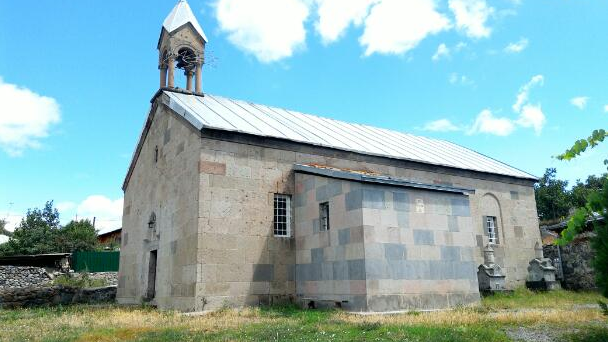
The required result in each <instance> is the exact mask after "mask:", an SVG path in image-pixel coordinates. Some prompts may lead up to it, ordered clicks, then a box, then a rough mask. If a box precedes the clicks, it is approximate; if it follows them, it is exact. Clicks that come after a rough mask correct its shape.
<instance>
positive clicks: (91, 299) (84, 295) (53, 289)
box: [0, 286, 116, 309]
mask: <svg viewBox="0 0 608 342" xmlns="http://www.w3.org/2000/svg"><path fill="white" fill-rule="evenodd" d="M115 298H116V286H107V287H98V288H90V289H79V288H75V287H64V286H47V287H28V288H19V289H16V288H13V289H0V309H10V308H19V307H32V306H46V305H60V304H61V305H68V304H76V303H86V304H96V303H104V302H113V301H114V299H115Z"/></svg>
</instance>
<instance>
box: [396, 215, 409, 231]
mask: <svg viewBox="0 0 608 342" xmlns="http://www.w3.org/2000/svg"><path fill="white" fill-rule="evenodd" d="M397 226H398V227H399V228H409V227H410V213H409V212H408V211H398V212H397Z"/></svg>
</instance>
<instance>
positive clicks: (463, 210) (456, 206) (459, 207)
mask: <svg viewBox="0 0 608 342" xmlns="http://www.w3.org/2000/svg"><path fill="white" fill-rule="evenodd" d="M450 202H451V205H452V215H455V216H470V215H471V210H470V208H469V200H468V199H465V198H452V199H451V201H450Z"/></svg>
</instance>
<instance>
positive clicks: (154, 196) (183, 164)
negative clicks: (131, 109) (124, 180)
mask: <svg viewBox="0 0 608 342" xmlns="http://www.w3.org/2000/svg"><path fill="white" fill-rule="evenodd" d="M199 134H200V133H198V132H197V131H196V129H194V128H192V126H191V125H190V124H188V123H186V122H185V121H183V120H182V119H181V118H179V117H177V116H175V115H174V114H173V113H172V112H170V111H169V110H168V109H167V108H166V107H163V106H161V107H160V108H158V109H157V110H156V111H155V115H154V118H153V120H152V122H151V126H150V130H149V132H148V134H147V136H146V138H145V141H144V143H143V145H142V147H141V152H140V154H139V157H138V159H137V163H136V164H135V167H134V169H133V173H132V175H131V177H130V180H129V183H128V185H127V188H126V190H125V197H124V209H123V229H122V245H121V253H120V270H119V277H118V293H117V299H118V301H119V303H140V302H142V301H146V300H148V299H147V298H146V297H147V296H148V293H147V289H148V285H149V279H148V272H149V269H150V258H151V251H154V250H156V251H157V267H156V271H157V274H156V291H155V297H154V299H153V301H152V303H156V304H157V305H158V306H159V307H161V308H164V309H178V310H183V311H192V310H194V309H195V288H196V279H197V270H198V264H197V259H196V250H197V241H198V229H197V227H198V221H197V217H198V186H199V176H198V161H199V151H200V137H199ZM156 151H158V152H156ZM152 213H154V215H155V216H156V222H155V224H154V227H153V228H149V222H150V218H151V215H152Z"/></svg>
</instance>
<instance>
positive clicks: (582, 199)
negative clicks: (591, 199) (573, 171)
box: [570, 173, 608, 208]
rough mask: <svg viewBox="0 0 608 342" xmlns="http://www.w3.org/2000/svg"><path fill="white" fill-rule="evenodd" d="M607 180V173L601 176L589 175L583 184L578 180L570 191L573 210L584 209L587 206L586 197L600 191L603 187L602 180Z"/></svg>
mask: <svg viewBox="0 0 608 342" xmlns="http://www.w3.org/2000/svg"><path fill="white" fill-rule="evenodd" d="M606 178H608V173H605V174H603V175H602V176H599V177H598V176H595V175H591V176H589V177H587V180H586V181H585V182H584V183H583V182H581V181H580V179H579V180H577V181H576V184H575V185H574V186H573V187H572V190H570V201H571V203H572V206H573V207H574V208H580V207H584V206H585V204H587V197H588V196H589V194H591V193H592V192H594V191H598V190H601V189H602V187H603V186H604V179H606Z"/></svg>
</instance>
